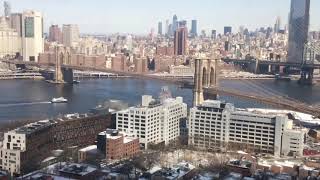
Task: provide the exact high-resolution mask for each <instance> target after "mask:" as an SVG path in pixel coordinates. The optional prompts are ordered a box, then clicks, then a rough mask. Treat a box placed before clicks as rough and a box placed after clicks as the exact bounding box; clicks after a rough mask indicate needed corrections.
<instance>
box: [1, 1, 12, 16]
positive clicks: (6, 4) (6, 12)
mask: <svg viewBox="0 0 320 180" xmlns="http://www.w3.org/2000/svg"><path fill="white" fill-rule="evenodd" d="M3 7H4V16H5V17H9V16H10V14H11V5H10V3H9V2H8V1H4V2H3Z"/></svg>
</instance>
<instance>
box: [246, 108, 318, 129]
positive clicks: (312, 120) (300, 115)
mask: <svg viewBox="0 0 320 180" xmlns="http://www.w3.org/2000/svg"><path fill="white" fill-rule="evenodd" d="M247 110H248V111H249V112H260V113H265V114H280V115H286V114H289V113H290V114H292V116H293V117H294V118H295V119H297V120H299V121H301V122H305V123H310V124H314V125H320V119H319V118H315V117H313V116H312V115H310V114H305V113H301V112H296V111H290V110H276V109H259V108H248V109H247Z"/></svg>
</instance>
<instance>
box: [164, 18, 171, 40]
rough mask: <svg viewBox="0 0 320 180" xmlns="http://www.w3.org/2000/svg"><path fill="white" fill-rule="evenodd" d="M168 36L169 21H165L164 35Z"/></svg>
mask: <svg viewBox="0 0 320 180" xmlns="http://www.w3.org/2000/svg"><path fill="white" fill-rule="evenodd" d="M169 34H170V27H169V20H168V19H167V20H166V27H165V35H166V36H168V35H169Z"/></svg>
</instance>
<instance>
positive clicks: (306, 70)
mask: <svg viewBox="0 0 320 180" xmlns="http://www.w3.org/2000/svg"><path fill="white" fill-rule="evenodd" d="M317 50H318V48H316V47H315V45H313V44H311V43H306V44H305V46H304V51H303V63H302V66H301V73H300V79H299V81H298V83H299V84H305V85H312V84H313V72H314V68H313V67H312V65H313V64H314V61H315V57H316V53H317ZM310 65H311V66H310Z"/></svg>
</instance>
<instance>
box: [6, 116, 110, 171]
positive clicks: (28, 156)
mask: <svg viewBox="0 0 320 180" xmlns="http://www.w3.org/2000/svg"><path fill="white" fill-rule="evenodd" d="M109 126H111V116H110V115H101V116H88V115H87V114H83V115H80V114H73V115H66V116H64V117H61V118H58V119H56V120H43V121H38V122H35V123H31V124H27V125H25V126H22V127H19V128H16V129H14V130H11V131H9V132H6V133H4V140H3V142H2V143H0V169H4V170H7V171H8V172H10V173H11V175H13V176H17V175H22V174H25V173H28V172H31V171H33V170H35V169H37V168H38V167H39V166H40V162H41V161H42V160H43V159H45V158H46V157H47V156H48V155H49V154H50V151H52V150H54V149H57V148H59V149H66V148H67V147H70V146H79V147H84V146H87V145H90V144H93V143H94V142H95V140H96V134H97V132H101V131H102V130H104V129H106V128H108V127H109ZM1 144H2V145H1Z"/></svg>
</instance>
